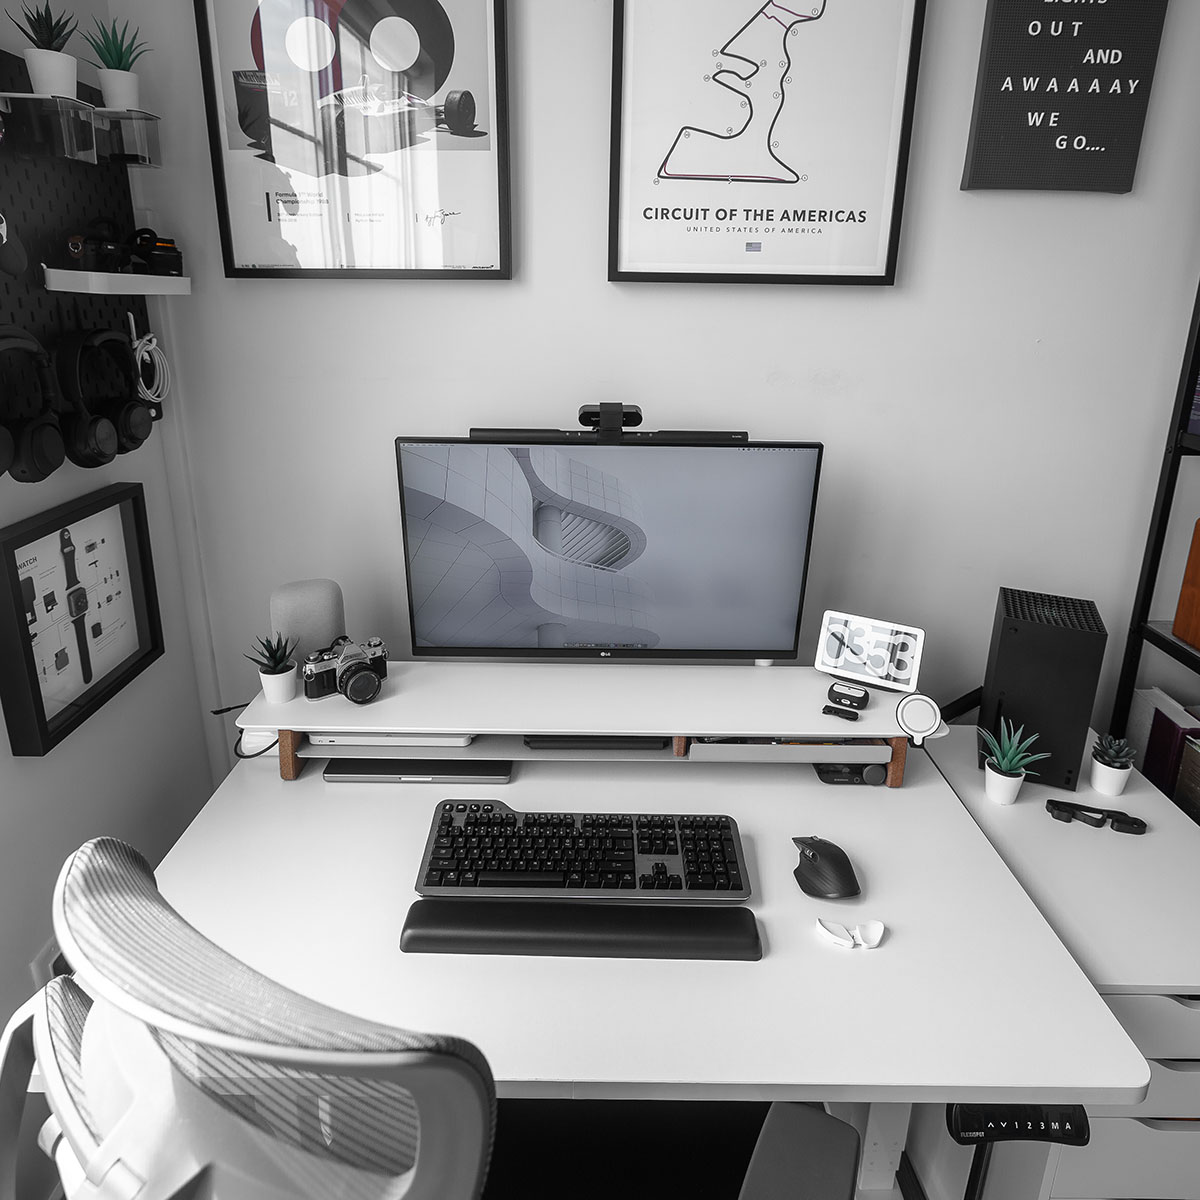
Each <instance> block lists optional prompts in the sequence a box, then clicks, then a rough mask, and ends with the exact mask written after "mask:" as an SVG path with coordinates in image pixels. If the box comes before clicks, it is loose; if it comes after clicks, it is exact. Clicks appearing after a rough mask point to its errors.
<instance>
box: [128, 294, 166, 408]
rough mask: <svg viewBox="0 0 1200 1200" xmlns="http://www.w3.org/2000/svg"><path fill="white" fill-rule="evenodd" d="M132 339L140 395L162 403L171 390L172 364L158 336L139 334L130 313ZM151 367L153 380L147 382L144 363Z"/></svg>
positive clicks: (150, 400) (151, 401)
mask: <svg viewBox="0 0 1200 1200" xmlns="http://www.w3.org/2000/svg"><path fill="white" fill-rule="evenodd" d="M129 332H130V335H131V336H130V341H131V343H132V346H133V361H134V362H135V363H136V364H137V379H138V395H139V396H141V398H142V399H143V400H146V401H149V402H150V403H152V404H161V403H162V402H163V401H164V400H165V399H166V398H167V395H168V394H169V393H170V391H171V365H170V363H168V362H167V356H166V355H165V354H164V353H163V351H162V347H160V346H159V344H158V338H156V337H155V336H154V334H153V333H149V332H147V333H146V334H144V335H143V336H142V337H138V336H137V326H136V325H135V324H134V320H133V314H132V313H130V314H129ZM145 363H149V364H150V367H151V371H150V375H151V381H150V383H149V384H147V383H146V375H147V372H146V371H144V370H143V364H145Z"/></svg>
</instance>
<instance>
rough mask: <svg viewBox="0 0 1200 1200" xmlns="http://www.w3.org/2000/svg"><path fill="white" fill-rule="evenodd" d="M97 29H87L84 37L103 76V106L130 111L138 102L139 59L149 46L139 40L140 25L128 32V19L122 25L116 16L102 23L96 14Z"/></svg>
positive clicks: (101, 76)
mask: <svg viewBox="0 0 1200 1200" xmlns="http://www.w3.org/2000/svg"><path fill="white" fill-rule="evenodd" d="M92 21H93V23H94V24H95V26H96V32H95V33H89V32H88V31H87V30H86V29H85V30H84V31H83V32H82V35H81V36H82V37H83V39H84V40H85V41H86V42H87V44H88V45H89V46H91V48H92V51H93V53H94V54H95V55H96V67H97V69H98V74H99V76H100V92H101V94H102V95H103V96H104V107H105V108H113V109H119V110H121V111H122V112H129V111H130V110H132V109H136V108H137V106H138V77H137V76H136V75H135V74H134V73H133V64H134V63H135V62H137V60H138V59H139V58H141V57H142V55H143V54H145V53H146V51H147V50H149V49H150V47H149V46H147V45H145V43H143V42H139V41H138V35H139V34H140V33H141V32H142V31H141V29H140V28H138V29H135V30H134V31H133V33H130V32H129V22H128V21H126V22H125V24H124V25H122V26H121V28H120V29H118V28H117V22H116V21H115V20H114V21H113V22H112V24H111V25H102V24H101V23H100V21H98V20H97V19H96V18H95V17H93V18H92Z"/></svg>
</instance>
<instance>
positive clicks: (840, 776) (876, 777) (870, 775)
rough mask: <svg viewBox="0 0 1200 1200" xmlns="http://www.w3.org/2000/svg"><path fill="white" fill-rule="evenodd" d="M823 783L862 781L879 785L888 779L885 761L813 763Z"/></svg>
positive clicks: (869, 784) (871, 785) (875, 785)
mask: <svg viewBox="0 0 1200 1200" xmlns="http://www.w3.org/2000/svg"><path fill="white" fill-rule="evenodd" d="M813 769H814V770H815V771H816V772H817V778H818V779H819V780H820V781H821V782H822V783H862V784H867V785H868V786H870V787H878V786H879V784H881V783H883V782H885V781H886V779H887V767H885V766H884V765H883V763H813Z"/></svg>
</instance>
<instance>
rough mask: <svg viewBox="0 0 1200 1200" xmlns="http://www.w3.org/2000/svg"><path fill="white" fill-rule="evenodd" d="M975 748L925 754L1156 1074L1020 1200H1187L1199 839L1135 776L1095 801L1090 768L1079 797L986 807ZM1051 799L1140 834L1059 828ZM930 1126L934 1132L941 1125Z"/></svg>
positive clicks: (1196, 1076) (1037, 791)
mask: <svg viewBox="0 0 1200 1200" xmlns="http://www.w3.org/2000/svg"><path fill="white" fill-rule="evenodd" d="M975 745H976V743H975V731H974V729H973V728H971V727H963V728H956V729H954V730H952V731H951V734H950V736H949V737H948V738H946V739H944V740H942V741H939V742H937V743H934V744H933V745H931V746H930V754H931V756H932V757H933V759H934V760H935V761H936V763H937V765H938V767H939V768H940V769H941V770H942V772H943V773H944V775H945V777H946V779H947V780H948V781H949V782H950V784H951V785H952V786H953V787H954V790H955V791H956V792H957V793H958V795H959V796H960V797H961V799H962V802H963V804H964V805H965V806H966V808H967V810H968V811H969V812H970V813H971V816H972V817H973V818H974V819H975V821H976V822H977V823H978V824H979V827H980V828H981V829H982V830H983V832H984V833H986V834H987V836H988V838H989V839H990V841H991V842H992V845H993V846H995V848H996V851H997V852H998V853H999V855H1000V856H1001V858H1003V859H1004V861H1005V863H1007V865H1008V867H1009V869H1010V870H1011V871H1012V873H1013V875H1014V876H1015V877H1016V878H1017V879H1018V880H1019V881H1020V882H1021V884H1022V885H1023V886H1024V888H1025V890H1026V892H1028V894H1029V895H1030V896H1031V897H1032V898H1033V899H1034V900H1035V901H1036V903H1037V906H1038V908H1039V909H1040V910H1041V912H1042V914H1043V915H1044V916H1045V918H1046V920H1047V921H1049V923H1050V924H1051V925H1052V926H1053V928H1054V929H1055V931H1056V932H1057V933H1058V935H1059V937H1061V938H1062V940H1063V942H1064V944H1065V945H1066V946H1067V948H1068V949H1069V950H1070V951H1071V953H1072V954H1073V955H1074V956H1075V958H1076V960H1077V961H1078V962H1079V965H1080V966H1081V967H1082V968H1083V969H1084V971H1085V972H1086V973H1087V975H1088V976H1089V978H1090V979H1091V981H1092V983H1093V984H1094V985H1095V986H1096V989H1097V990H1098V991H1099V992H1100V993H1101V995H1102V996H1103V997H1104V999H1105V1001H1106V1002H1107V1003H1108V1005H1109V1007H1110V1008H1111V1009H1112V1010H1113V1012H1114V1013H1115V1014H1116V1015H1117V1016H1118V1017H1119V1018H1120V1019H1121V1022H1122V1024H1123V1025H1124V1027H1125V1029H1126V1030H1127V1032H1128V1033H1129V1035H1130V1036H1131V1037H1132V1038H1133V1040H1134V1041H1135V1042H1136V1044H1137V1045H1138V1047H1139V1049H1140V1050H1141V1051H1142V1053H1143V1054H1145V1055H1146V1057H1147V1058H1148V1059H1149V1060H1151V1061H1150V1066H1151V1069H1152V1081H1151V1086H1150V1091H1149V1094H1148V1095H1147V1097H1146V1099H1145V1100H1144V1101H1143V1102H1142V1103H1140V1104H1137V1105H1129V1106H1123V1107H1118V1108H1111V1107H1109V1108H1092V1107H1091V1106H1089V1112H1090V1114H1091V1116H1092V1118H1093V1121H1092V1143H1091V1145H1089V1146H1088V1147H1086V1148H1084V1149H1067V1148H1060V1147H1051V1148H1048V1149H1047V1152H1046V1155H1045V1158H1044V1160H1043V1163H1042V1165H1041V1168H1040V1177H1035V1178H1034V1179H1033V1181H1032V1183H1031V1184H1030V1183H1026V1185H1025V1187H1024V1190H1023V1191H1020V1192H1018V1193H1017V1194H1018V1195H1021V1196H1022V1197H1026V1196H1029V1197H1032V1196H1037V1197H1039V1200H1046V1198H1047V1197H1059V1196H1062V1197H1083V1196H1087V1197H1091V1196H1094V1195H1103V1196H1106V1197H1118V1198H1120V1197H1144V1196H1155V1197H1160V1198H1162V1200H1168V1198H1179V1200H1195V1198H1196V1197H1198V1196H1200V1000H1197V998H1196V996H1197V994H1198V993H1200V938H1197V936H1196V933H1195V919H1194V914H1196V913H1200V828H1197V826H1196V825H1195V824H1194V823H1193V822H1192V821H1191V820H1190V819H1189V818H1188V817H1187V816H1185V815H1184V813H1182V812H1181V811H1180V810H1179V809H1178V808H1176V807H1175V805H1174V804H1172V803H1171V801H1170V800H1168V799H1167V797H1166V796H1164V795H1163V794H1162V793H1161V792H1160V791H1159V790H1158V789H1157V788H1155V787H1153V786H1152V785H1151V784H1149V783H1147V782H1146V781H1145V779H1143V778H1142V776H1141V775H1140V774H1138V773H1137V772H1136V771H1135V772H1134V774H1133V777H1132V778H1131V780H1130V783H1129V786H1128V787H1127V788H1126V790H1125V792H1124V793H1123V794H1122V795H1121V796H1117V797H1109V796H1101V795H1099V794H1098V793H1096V792H1093V791H1092V789H1091V788H1090V787H1089V786H1088V784H1087V782H1086V781H1087V774H1088V766H1089V762H1088V760H1086V759H1085V762H1084V771H1083V772H1082V776H1083V782H1081V783H1080V785H1079V789H1078V791H1077V792H1075V793H1071V792H1067V791H1063V790H1061V789H1058V788H1048V787H1044V786H1039V785H1038V782H1037V780H1036V779H1028V780H1026V781H1025V784H1024V785H1023V787H1022V789H1021V793H1020V795H1019V797H1018V798H1017V802H1016V803H1015V804H1013V805H1012V806H1011V807H1003V806H1001V805H997V804H994V803H993V802H992V801H990V800H988V799H987V797H986V795H985V794H984V784H983V773H982V772H981V771H980V770H979V769H978V767H977V765H976V763H977V760H976V754H975ZM1049 796H1053V797H1055V798H1057V799H1061V800H1068V801H1072V802H1075V803H1081V804H1094V805H1097V806H1099V807H1101V808H1117V809H1122V810H1124V811H1126V812H1129V813H1132V814H1134V815H1135V816H1139V817H1142V818H1143V819H1145V821H1146V822H1147V823H1148V825H1149V829H1148V830H1147V832H1146V833H1145V834H1144V835H1142V836H1140V837H1139V836H1131V835H1128V834H1119V833H1114V832H1113V831H1112V830H1111V829H1108V828H1104V829H1094V828H1092V827H1090V826H1087V825H1083V824H1081V823H1079V822H1077V821H1074V822H1071V823H1070V824H1066V823H1064V822H1061V821H1055V820H1053V819H1052V818H1051V816H1050V815H1049V813H1047V812H1046V799H1047V797H1049ZM1060 1011H1065V1010H1060ZM1072 1018H1073V1014H1072ZM928 1119H929V1121H930V1123H931V1124H933V1125H936V1124H937V1123H938V1121H939V1119H940V1114H929V1118H928ZM924 1120H925V1114H922V1121H924ZM935 1169H936V1168H935ZM998 1182H999V1181H998ZM1031 1188H1036V1189H1037V1191H1036V1192H1035V1191H1032V1190H1031ZM1002 1194H1004V1195H1007V1194H1008V1193H1007V1192H1005V1193H1002ZM990 1195H991V1192H989V1196H990ZM932 1196H933V1193H932V1192H931V1200H932Z"/></svg>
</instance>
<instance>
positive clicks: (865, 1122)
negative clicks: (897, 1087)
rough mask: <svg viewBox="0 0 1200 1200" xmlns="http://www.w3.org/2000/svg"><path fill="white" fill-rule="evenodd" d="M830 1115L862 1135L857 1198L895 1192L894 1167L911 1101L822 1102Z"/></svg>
mask: <svg viewBox="0 0 1200 1200" xmlns="http://www.w3.org/2000/svg"><path fill="white" fill-rule="evenodd" d="M825 1107H826V1108H827V1109H828V1110H829V1112H830V1114H831V1115H833V1116H835V1117H837V1118H839V1119H840V1120H842V1121H847V1122H848V1123H849V1124H851V1125H853V1126H854V1128H855V1129H857V1130H858V1136H859V1137H860V1138H861V1139H862V1159H861V1161H860V1162H859V1165H858V1200H885V1198H889V1197H892V1196H899V1194H900V1191H899V1188H898V1187H897V1184H896V1171H897V1170H898V1169H899V1166H900V1154H901V1152H902V1151H903V1150H904V1145H905V1143H906V1142H907V1141H908V1118H909V1114H910V1112H911V1111H912V1105H911V1104H837V1103H834V1104H826V1106H825Z"/></svg>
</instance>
